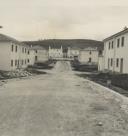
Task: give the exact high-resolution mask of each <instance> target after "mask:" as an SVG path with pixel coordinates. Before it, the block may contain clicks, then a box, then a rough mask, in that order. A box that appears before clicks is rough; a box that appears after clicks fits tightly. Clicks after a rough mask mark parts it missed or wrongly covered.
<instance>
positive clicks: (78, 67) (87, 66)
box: [71, 60, 98, 72]
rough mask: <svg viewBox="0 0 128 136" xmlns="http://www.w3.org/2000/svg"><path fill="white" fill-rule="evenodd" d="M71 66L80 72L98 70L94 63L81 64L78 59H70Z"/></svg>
mask: <svg viewBox="0 0 128 136" xmlns="http://www.w3.org/2000/svg"><path fill="white" fill-rule="evenodd" d="M71 66H72V68H73V70H75V71H81V72H92V71H98V66H97V65H96V64H89V63H88V64H82V63H80V62H79V61H78V60H74V61H71Z"/></svg>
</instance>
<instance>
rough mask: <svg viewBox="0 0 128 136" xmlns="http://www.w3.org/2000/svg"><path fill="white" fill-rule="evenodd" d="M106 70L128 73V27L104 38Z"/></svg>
mask: <svg viewBox="0 0 128 136" xmlns="http://www.w3.org/2000/svg"><path fill="white" fill-rule="evenodd" d="M104 70H108V71H112V72H119V73H128V29H127V28H126V29H124V30H123V31H121V32H118V33H116V34H114V35H112V36H110V37H108V38H106V39H105V40H104Z"/></svg>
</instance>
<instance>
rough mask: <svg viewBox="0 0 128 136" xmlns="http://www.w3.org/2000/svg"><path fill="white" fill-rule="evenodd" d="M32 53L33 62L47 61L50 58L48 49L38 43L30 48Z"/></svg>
mask: <svg viewBox="0 0 128 136" xmlns="http://www.w3.org/2000/svg"><path fill="white" fill-rule="evenodd" d="M30 53H31V55H30V56H31V57H32V58H31V64H34V63H37V62H45V61H47V60H48V59H49V58H48V50H47V49H45V48H43V47H41V46H40V45H36V46H33V47H31V48H30Z"/></svg>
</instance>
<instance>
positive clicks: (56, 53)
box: [48, 46, 63, 59]
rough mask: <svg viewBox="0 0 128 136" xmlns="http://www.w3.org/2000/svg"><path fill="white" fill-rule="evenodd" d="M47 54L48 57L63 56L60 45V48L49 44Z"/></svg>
mask: <svg viewBox="0 0 128 136" xmlns="http://www.w3.org/2000/svg"><path fill="white" fill-rule="evenodd" d="M48 55H49V59H57V58H63V48H62V46H61V47H60V48H51V46H49V50H48Z"/></svg>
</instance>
